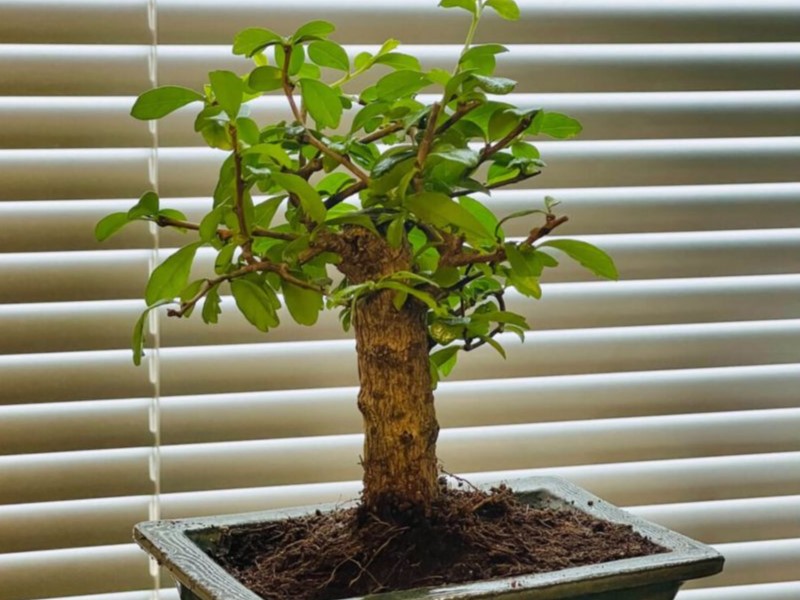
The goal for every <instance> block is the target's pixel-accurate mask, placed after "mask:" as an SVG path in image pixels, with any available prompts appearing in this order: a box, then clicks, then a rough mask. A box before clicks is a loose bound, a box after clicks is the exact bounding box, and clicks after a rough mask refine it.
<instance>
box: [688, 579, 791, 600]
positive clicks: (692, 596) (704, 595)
mask: <svg viewBox="0 0 800 600" xmlns="http://www.w3.org/2000/svg"><path fill="white" fill-rule="evenodd" d="M798 597H800V581H789V582H780V583H763V584H754V585H742V586H733V587H723V588H706V589H701V590H682V591H680V592H679V593H678V597H677V598H678V600H796V599H797V598H798Z"/></svg>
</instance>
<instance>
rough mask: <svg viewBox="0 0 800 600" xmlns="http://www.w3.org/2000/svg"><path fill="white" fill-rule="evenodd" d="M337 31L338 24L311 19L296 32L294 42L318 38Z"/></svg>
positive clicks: (293, 37)
mask: <svg viewBox="0 0 800 600" xmlns="http://www.w3.org/2000/svg"><path fill="white" fill-rule="evenodd" d="M334 31H336V26H335V25H334V24H333V23H329V22H328V21H309V22H308V23H306V24H305V25H302V26H301V27H300V29H298V30H297V31H295V32H294V35H293V36H292V42H293V43H295V44H296V43H298V42H305V41H306V40H317V39H320V38H323V37H325V36H328V35H330V34H331V33H333V32H334Z"/></svg>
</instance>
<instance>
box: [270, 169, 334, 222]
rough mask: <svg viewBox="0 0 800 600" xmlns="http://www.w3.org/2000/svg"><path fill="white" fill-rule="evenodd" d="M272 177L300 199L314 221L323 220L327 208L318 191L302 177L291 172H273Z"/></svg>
mask: <svg viewBox="0 0 800 600" xmlns="http://www.w3.org/2000/svg"><path fill="white" fill-rule="evenodd" d="M272 179H273V181H275V183H277V184H278V185H279V186H281V187H282V188H283V189H285V190H286V191H288V192H291V193H292V194H295V195H296V196H297V197H298V198H299V199H300V204H301V205H302V207H303V210H305V211H306V214H308V216H310V217H311V218H312V219H313V220H314V221H315V222H317V223H322V222H323V221H324V220H325V215H326V213H327V210H326V209H325V204H324V203H323V202H322V198H321V197H320V195H319V192H317V190H315V189H314V188H313V187H311V184H310V183H308V182H307V181H306V180H305V179H303V178H302V177H299V176H298V175H293V174H291V173H273V174H272Z"/></svg>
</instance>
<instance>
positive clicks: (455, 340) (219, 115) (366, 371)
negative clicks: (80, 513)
mask: <svg viewBox="0 0 800 600" xmlns="http://www.w3.org/2000/svg"><path fill="white" fill-rule="evenodd" d="M440 5H441V6H443V7H445V8H452V7H456V8H460V9H464V10H466V11H467V12H468V13H469V14H470V16H471V24H470V27H469V30H468V33H467V36H466V42H465V43H464V47H463V50H462V51H461V53H460V55H459V57H458V60H457V63H456V65H455V67H454V69H453V70H452V72H448V71H444V70H441V69H430V70H426V69H423V68H422V66H421V65H420V63H419V61H418V60H417V59H416V58H415V57H413V56H410V55H408V54H404V53H401V52H398V51H397V50H396V49H397V47H398V44H399V43H398V42H397V41H396V40H388V41H387V42H386V43H384V44H383V46H382V47H381V48H380V49H379V50H378V51H377V52H376V53H375V54H371V53H368V52H362V53H361V54H359V55H357V56H356V57H355V58H354V59H353V60H352V61H351V59H350V57H349V56H348V54H347V53H346V52H345V50H344V48H342V46H340V45H339V44H337V43H336V42H334V41H331V40H330V39H328V36H329V35H330V34H331V33H333V31H334V26H333V25H332V24H330V23H328V22H325V21H312V22H310V23H306V24H305V25H303V26H302V27H300V28H299V29H298V30H297V31H295V32H294V34H292V35H291V36H289V37H283V36H282V35H280V34H278V33H275V32H273V31H270V30H269V29H263V28H250V29H245V30H244V31H242V32H240V33H239V34H238V35H237V36H236V38H235V41H234V44H233V53H234V54H236V55H241V56H246V57H249V58H251V59H252V60H253V62H254V63H255V67H254V68H253V69H252V71H250V72H249V73H247V74H245V75H244V76H242V75H239V74H237V73H233V72H231V71H225V70H220V71H212V72H211V73H209V83H208V84H206V85H205V86H204V89H203V90H202V91H197V90H193V89H188V88H184V87H178V86H162V87H158V88H155V89H152V90H150V91H147V92H145V93H143V94H142V95H141V96H139V98H138V99H137V100H136V103H135V104H134V106H133V109H132V115H133V116H134V117H136V118H137V119H143V120H148V119H159V118H161V117H163V116H165V115H167V114H169V113H171V112H172V111H174V110H176V109H179V108H181V107H183V106H184V105H187V104H192V103H197V104H198V106H199V109H200V110H199V112H198V114H197V117H196V119H195V130H196V131H197V132H198V133H199V134H200V135H202V137H203V139H204V140H205V142H206V143H207V144H208V145H209V146H210V147H212V148H216V149H218V150H220V151H222V152H225V153H226V158H225V160H224V161H223V162H222V166H221V167H220V171H219V180H218V182H217V185H216V188H215V189H214V190H213V203H212V204H211V206H210V210H209V212H208V213H207V214H206V215H205V216H204V217H203V218H202V220H200V221H199V222H196V223H193V222H189V221H188V220H187V218H186V217H185V216H184V215H183V214H181V213H180V212H178V211H176V210H172V209H168V208H163V207H162V206H161V205H160V202H159V198H158V196H157V195H156V194H155V193H154V192H152V191H151V192H147V193H145V194H144V195H143V196H142V197H141V199H140V200H139V202H138V204H136V206H134V207H133V208H132V209H131V210H130V211H128V212H127V213H115V214H111V215H109V216H107V217H106V218H104V219H103V220H102V221H100V222H99V223H98V225H97V229H96V235H97V238H98V239H99V240H103V239H106V238H107V237H109V236H110V235H111V234H113V233H114V232H116V231H117V230H119V229H120V228H122V227H123V226H124V225H126V224H127V223H129V222H132V221H149V222H153V223H155V224H157V225H159V226H160V227H167V228H174V229H178V230H180V231H184V232H191V233H193V234H195V236H193V241H191V242H190V243H188V244H186V245H185V246H183V247H182V248H180V249H179V250H177V251H176V252H175V253H174V254H172V255H171V256H170V257H169V258H167V259H166V260H165V261H164V262H163V263H162V264H161V265H159V266H158V267H157V268H156V269H155V270H154V271H153V272H152V274H151V276H150V279H149V281H148V283H147V287H146V290H145V294H144V296H145V300H146V302H147V308H146V310H145V312H144V314H142V317H141V318H140V319H139V321H138V322H137V324H136V326H135V329H134V334H133V360H134V362H135V363H136V364H139V362H140V360H141V356H142V349H143V325H144V319H145V315H146V314H147V312H148V311H150V310H153V309H155V308H156V307H159V306H162V305H165V304H166V305H171V307H170V308H169V309H168V310H167V314H168V315H169V316H171V317H178V318H188V317H189V316H190V315H192V313H193V312H194V311H195V309H197V308H198V306H200V308H199V312H200V313H201V317H202V319H203V320H204V321H205V322H206V323H216V322H217V320H218V316H219V314H220V294H221V292H223V291H227V290H230V293H231V294H232V295H233V298H234V299H235V301H236V306H237V307H238V309H239V310H240V311H241V312H242V314H243V315H244V317H245V318H246V319H247V320H248V321H249V322H250V323H252V324H253V325H254V326H255V327H257V328H258V329H260V330H261V331H264V332H267V331H269V330H270V329H272V328H274V327H277V326H278V325H279V320H278V310H279V309H280V308H281V306H282V305H285V306H286V308H287V309H288V312H289V314H290V315H291V316H292V318H293V319H294V320H295V321H297V322H298V323H299V324H301V325H308V326H311V325H314V323H315V322H316V321H317V318H318V315H319V313H320V311H321V310H323V308H328V309H338V310H339V311H340V312H339V316H340V319H341V323H342V326H343V327H344V329H345V330H349V329H350V328H351V327H352V328H353V330H354V332H355V339H356V351H357V355H358V373H359V380H360V392H359V394H358V408H359V410H360V411H361V414H362V415H363V420H364V433H365V439H364V451H363V456H362V466H363V470H364V489H363V494H362V508H363V509H364V510H367V511H371V512H375V513H379V514H383V515H401V514H407V513H411V514H415V515H420V514H421V515H430V513H431V509H432V505H433V503H434V502H435V501H436V499H437V498H438V497H439V495H440V494H441V493H442V491H441V486H440V485H439V483H438V478H439V465H438V462H437V457H436V440H437V436H438V434H439V425H438V423H437V420H436V413H435V410H434V398H433V391H434V389H435V388H436V384H437V381H438V380H439V379H440V377H443V376H446V375H448V374H449V373H450V371H451V370H452V369H453V367H454V365H455V363H456V360H457V358H458V355H459V352H471V351H473V350H476V349H478V348H480V347H481V346H485V345H486V346H491V347H492V348H494V349H495V350H496V351H497V352H499V353H500V354H503V355H505V354H504V350H503V347H502V346H501V344H500V340H499V339H498V335H499V334H500V333H502V332H512V333H514V334H517V335H518V336H519V337H520V338H522V337H523V336H524V334H525V331H526V329H528V325H527V323H526V322H525V319H524V318H523V316H522V315H519V314H516V313H514V312H512V311H509V310H508V309H507V308H506V304H505V301H504V295H505V293H506V291H507V290H508V289H509V288H514V289H515V290H516V291H517V292H519V293H520V294H522V295H524V296H528V297H531V298H539V297H540V295H541V289H540V286H539V279H540V277H541V275H542V273H543V271H544V270H545V269H549V268H553V267H556V266H557V265H558V257H559V256H558V253H559V252H560V253H562V254H564V255H566V256H568V257H570V258H572V259H575V260H577V261H578V262H580V263H581V264H582V265H583V266H585V267H587V268H588V269H589V270H591V271H592V272H594V273H596V274H597V275H599V276H601V277H606V278H611V279H614V278H616V277H617V274H616V270H615V268H614V265H613V263H612V261H611V259H610V258H609V257H608V256H607V255H606V254H605V253H603V252H602V251H601V250H599V249H597V248H595V247H593V246H591V245H589V244H587V243H585V242H581V241H576V240H565V239H545V238H546V237H547V236H548V234H550V233H551V232H552V231H554V230H555V229H556V228H557V227H559V226H560V225H561V224H562V223H564V222H565V221H566V220H567V217H566V216H558V215H557V214H556V213H555V212H554V208H555V206H556V205H557V202H556V201H555V200H553V199H552V198H549V197H548V198H546V199H545V201H544V205H543V206H541V207H531V208H530V209H528V210H525V211H522V212H518V213H514V214H510V215H507V216H505V217H504V218H502V219H500V218H498V217H497V216H495V214H493V212H492V210H491V209H490V207H489V206H487V205H486V204H484V203H483V202H482V201H481V200H479V199H478V197H476V195H479V197H481V198H482V197H484V196H485V195H486V194H489V193H490V192H491V191H492V190H495V189H498V188H503V187H507V186H511V185H513V184H517V183H520V182H523V181H526V180H528V179H531V178H533V177H536V176H537V175H539V174H540V173H542V170H543V169H544V168H545V163H544V162H543V161H542V160H541V158H540V156H539V152H538V150H537V149H536V147H535V146H534V145H532V144H531V143H530V142H529V141H528V140H529V139H530V138H533V137H536V136H550V137H554V138H560V139H564V138H570V137H572V136H574V135H576V134H578V133H579V132H580V130H581V126H580V124H579V123H578V122H577V121H576V120H574V119H572V118H570V117H568V116H566V115H563V114H559V113H555V112H545V111H544V110H541V109H533V110H530V109H520V108H517V107H516V106H514V105H512V104H510V103H508V102H504V101H502V100H499V99H497V97H498V96H503V95H505V94H509V93H510V92H512V91H513V89H514V86H515V82H514V81H512V80H509V79H506V78H503V77H497V76H495V75H494V74H493V73H494V69H495V63H496V56H497V55H498V54H501V53H503V52H506V51H507V48H505V47H504V46H502V45H499V44H480V45H474V44H473V37H474V35H475V31H476V28H477V26H478V23H479V21H480V18H481V16H482V14H483V13H484V12H485V11H486V10H488V9H491V10H494V11H495V12H497V13H498V14H499V15H500V16H501V17H503V18H505V19H517V18H518V16H519V10H518V7H517V5H516V4H515V2H514V0H441V2H440ZM379 68H382V70H383V72H382V73H381V74H380V76H379V77H378V78H377V79H376V82H375V83H374V84H370V85H367V86H366V87H364V88H363V89H361V91H360V93H353V92H351V91H349V90H350V89H351V86H350V83H351V82H353V81H355V80H357V79H358V78H359V77H360V76H362V75H363V74H365V73H367V72H368V71H371V70H373V69H379ZM423 91H424V92H426V93H433V94H435V97H436V99H435V100H434V101H433V102H429V103H425V102H422V101H421V100H420V98H419V97H418V94H419V93H421V92H423ZM270 93H275V94H279V95H283V96H285V99H286V102H287V103H288V107H289V109H290V110H291V119H290V120H288V121H282V122H279V123H270V124H267V125H262V124H259V123H256V122H255V121H254V120H253V119H252V118H251V117H250V104H249V103H250V102H251V101H253V100H255V99H257V98H259V97H260V96H261V95H263V94H270ZM346 111H347V113H348V116H350V115H352V121H348V122H347V123H345V121H344V114H345V112H346ZM279 215H281V217H279ZM529 216H530V217H532V218H533V219H534V220H535V221H536V222H535V224H534V225H535V226H533V227H532V228H531V229H530V231H529V233H528V235H527V237H525V238H524V239H509V238H507V237H506V235H505V233H504V230H503V226H504V225H505V223H506V222H507V221H508V220H509V219H516V218H521V217H529ZM201 247H211V248H213V249H214V250H215V251H216V253H217V254H216V259H215V261H214V275H211V276H206V277H202V278H200V279H196V280H193V281H191V280H190V274H191V272H192V266H193V262H194V261H195V256H196V253H197V251H198V249H199V248H201ZM334 269H335V270H336V271H338V272H339V274H340V277H338V279H333V278H332V277H331V274H332V272H333V271H334Z"/></svg>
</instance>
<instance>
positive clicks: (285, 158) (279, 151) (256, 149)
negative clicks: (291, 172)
mask: <svg viewBox="0 0 800 600" xmlns="http://www.w3.org/2000/svg"><path fill="white" fill-rule="evenodd" d="M244 154H258V155H259V156H266V157H267V158H268V159H270V160H271V161H273V162H275V163H277V164H278V165H279V166H281V167H285V168H287V169H291V168H292V159H291V157H290V156H289V155H288V154H287V153H286V150H284V149H283V148H281V147H280V146H279V145H278V144H256V145H255V146H250V147H249V148H248V149H247V150H245V151H244Z"/></svg>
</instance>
